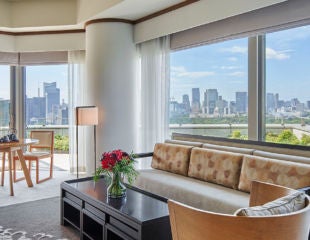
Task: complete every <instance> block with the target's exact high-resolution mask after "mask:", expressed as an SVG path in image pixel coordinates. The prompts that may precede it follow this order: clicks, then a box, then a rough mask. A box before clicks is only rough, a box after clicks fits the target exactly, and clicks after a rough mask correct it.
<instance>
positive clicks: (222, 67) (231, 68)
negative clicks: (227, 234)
mask: <svg viewBox="0 0 310 240" xmlns="http://www.w3.org/2000/svg"><path fill="white" fill-rule="evenodd" d="M220 68H221V69H222V70H234V69H240V68H241V67H240V66H221V67H220Z"/></svg>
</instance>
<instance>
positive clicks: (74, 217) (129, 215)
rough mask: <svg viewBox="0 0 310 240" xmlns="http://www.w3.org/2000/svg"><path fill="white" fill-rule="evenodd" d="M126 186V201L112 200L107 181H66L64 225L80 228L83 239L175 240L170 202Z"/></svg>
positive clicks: (62, 222)
mask: <svg viewBox="0 0 310 240" xmlns="http://www.w3.org/2000/svg"><path fill="white" fill-rule="evenodd" d="M126 186H127V192H126V194H127V196H126V198H123V199H111V198H108V197H107V194H106V188H107V184H106V181H105V179H104V178H101V179H100V180H99V181H98V182H97V183H94V181H93V180H92V178H81V179H75V180H70V181H65V182H63V183H62V184H61V198H62V203H61V224H62V225H65V226H66V225H70V226H71V227H74V228H75V229H77V230H78V231H79V232H80V236H81V239H93V240H97V239H106V240H108V239H109V240H110V239H116V240H118V239H126V240H132V239H137V240H153V239H154V240H155V239H156V240H159V239H160V240H165V239H172V237H171V229H170V222H169V212H168V206H167V199H165V198H162V197H160V196H157V195H154V194H151V193H148V192H145V191H143V190H140V189H138V188H135V187H130V186H128V185H126Z"/></svg>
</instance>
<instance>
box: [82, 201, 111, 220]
mask: <svg viewBox="0 0 310 240" xmlns="http://www.w3.org/2000/svg"><path fill="white" fill-rule="evenodd" d="M84 208H85V209H86V210H87V211H89V212H91V213H93V214H94V215H95V216H96V217H98V218H100V219H101V220H103V221H105V218H106V215H105V213H104V212H102V211H100V210H99V209H98V208H96V207H94V206H92V205H90V204H88V203H85V207H84Z"/></svg>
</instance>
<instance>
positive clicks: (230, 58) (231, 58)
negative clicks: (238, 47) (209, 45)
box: [228, 57, 238, 62]
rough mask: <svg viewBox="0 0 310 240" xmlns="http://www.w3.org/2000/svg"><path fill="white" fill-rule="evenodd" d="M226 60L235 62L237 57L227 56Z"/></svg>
mask: <svg viewBox="0 0 310 240" xmlns="http://www.w3.org/2000/svg"><path fill="white" fill-rule="evenodd" d="M228 61H231V62H237V61H238V58H236V57H229V58H228Z"/></svg>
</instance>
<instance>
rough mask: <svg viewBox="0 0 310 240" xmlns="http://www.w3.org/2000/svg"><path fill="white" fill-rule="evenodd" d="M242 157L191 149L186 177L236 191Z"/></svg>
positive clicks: (233, 154) (214, 151)
mask: <svg viewBox="0 0 310 240" xmlns="http://www.w3.org/2000/svg"><path fill="white" fill-rule="evenodd" d="M242 157H243V155H241V154H237V153H228V152H223V151H218V150H209V149H204V148H193V149H192V153H191V158H190V164H189V170H188V176H190V177H194V178H197V179H201V180H204V181H208V182H213V183H217V184H221V185H224V186H226V187H230V188H234V189H237V187H238V182H239V177H240V170H241V164H242Z"/></svg>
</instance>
